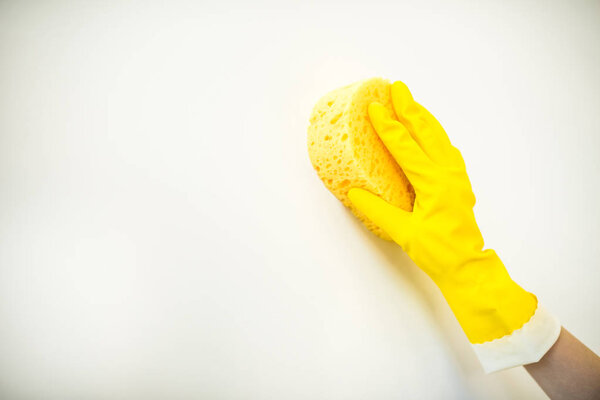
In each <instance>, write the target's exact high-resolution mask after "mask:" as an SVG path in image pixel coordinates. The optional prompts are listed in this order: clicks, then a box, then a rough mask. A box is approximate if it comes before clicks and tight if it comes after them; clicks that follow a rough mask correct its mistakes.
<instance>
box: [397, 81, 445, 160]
mask: <svg viewBox="0 0 600 400" xmlns="http://www.w3.org/2000/svg"><path fill="white" fill-rule="evenodd" d="M391 93H392V104H393V105H394V111H395V112H396V116H397V117H398V120H399V121H400V122H402V123H403V124H404V125H405V126H406V128H408V130H409V132H410V134H411V136H412V137H413V138H414V139H415V141H416V142H417V143H419V146H420V147H421V148H422V149H423V151H424V152H425V154H427V155H428V156H429V157H430V158H431V160H432V161H433V162H435V163H437V164H439V165H444V166H446V165H451V164H452V163H453V162H454V161H455V160H454V152H453V151H452V144H451V143H450V139H449V138H448V135H447V134H446V131H444V128H442V125H441V124H440V123H439V122H438V120H437V119H436V118H435V117H434V116H433V115H432V114H431V113H430V112H429V111H427V109H425V107H423V106H422V105H420V104H419V103H417V102H415V101H414V99H413V97H412V94H411V93H410V91H409V90H408V87H406V85H405V84H404V83H402V82H400V81H397V82H394V83H393V84H392V89H391Z"/></svg>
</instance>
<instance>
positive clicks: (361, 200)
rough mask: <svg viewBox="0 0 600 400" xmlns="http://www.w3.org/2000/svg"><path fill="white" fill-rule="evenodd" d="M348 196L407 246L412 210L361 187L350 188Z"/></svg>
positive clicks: (359, 209)
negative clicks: (396, 205)
mask: <svg viewBox="0 0 600 400" xmlns="http://www.w3.org/2000/svg"><path fill="white" fill-rule="evenodd" d="M348 198H350V201H351V202H352V204H353V205H354V206H355V207H356V208H357V209H358V211H360V212H361V213H363V214H364V215H365V216H366V217H367V218H368V219H370V220H371V221H372V222H373V223H374V224H375V225H377V226H379V227H380V228H381V229H383V230H384V231H385V232H386V233H387V234H388V235H390V237H391V238H392V239H394V241H395V242H396V243H398V244H399V245H400V246H402V247H403V248H404V247H405V245H406V241H407V238H408V236H409V232H410V228H411V222H412V218H411V217H412V213H411V212H408V211H404V210H402V209H400V208H398V207H395V206H393V205H391V204H390V203H388V202H387V201H385V200H383V199H382V198H381V197H379V196H376V195H374V194H373V193H371V192H369V191H368V190H364V189H360V188H352V189H350V191H348Z"/></svg>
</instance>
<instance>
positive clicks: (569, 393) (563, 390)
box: [525, 328, 600, 400]
mask: <svg viewBox="0 0 600 400" xmlns="http://www.w3.org/2000/svg"><path fill="white" fill-rule="evenodd" d="M525 369H526V370H527V372H529V374H530V375H531V377H532V378H533V379H535V381H536V382H537V383H538V385H540V387H541V388H542V390H544V392H546V394H547V395H548V397H550V398H551V399H553V400H562V399H565V400H567V399H569V400H576V399H581V400H587V399H590V400H591V399H600V357H598V356H597V355H596V354H595V353H594V352H593V351H591V350H590V349H588V348H587V347H586V346H585V345H584V344H583V343H581V342H580V341H579V340H577V338H576V337H575V336H573V335H572V334H571V333H570V332H569V331H567V330H566V329H565V328H562V330H561V333H560V336H559V337H558V340H557V341H556V343H554V345H553V346H552V347H551V348H550V350H548V352H547V353H546V354H545V355H544V357H542V359H541V360H540V361H538V362H536V363H533V364H528V365H525Z"/></svg>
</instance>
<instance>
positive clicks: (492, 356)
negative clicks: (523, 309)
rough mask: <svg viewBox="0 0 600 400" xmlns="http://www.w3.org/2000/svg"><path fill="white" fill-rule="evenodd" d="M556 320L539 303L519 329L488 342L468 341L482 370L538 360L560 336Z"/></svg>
mask: <svg viewBox="0 0 600 400" xmlns="http://www.w3.org/2000/svg"><path fill="white" fill-rule="evenodd" d="M560 330H561V326H560V323H559V322H558V319H557V318H556V317H555V316H554V315H552V314H550V313H549V312H548V311H547V310H546V309H544V308H543V307H542V306H541V305H540V304H539V303H538V305H537V309H536V310H535V313H534V314H533V316H532V317H531V319H530V320H529V321H527V322H526V323H525V325H523V326H522V327H521V328H519V329H517V330H515V331H513V332H512V333H510V334H508V335H506V336H503V337H501V338H498V339H494V340H492V341H489V342H485V343H479V344H472V346H473V350H474V351H475V354H477V357H478V358H479V361H480V362H481V365H482V366H483V369H484V371H485V372H486V373H490V372H496V371H500V370H503V369H507V368H512V367H516V366H519V365H524V364H531V363H535V362H538V361H539V360H540V359H541V358H542V357H543V356H544V354H546V353H547V352H548V350H550V348H551V347H552V346H553V345H554V343H555V342H556V340H557V339H558V336H559V335H560Z"/></svg>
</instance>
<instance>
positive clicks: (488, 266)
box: [348, 82, 560, 372]
mask: <svg viewBox="0 0 600 400" xmlns="http://www.w3.org/2000/svg"><path fill="white" fill-rule="evenodd" d="M391 95H392V103H393V106H394V110H395V112H396V115H397V117H398V120H396V119H394V118H393V117H392V116H391V115H389V113H388V111H387V110H386V108H385V107H383V106H382V105H381V104H378V103H372V104H371V105H370V106H369V117H370V119H371V123H372V124H373V127H374V128H375V130H376V131H377V133H378V135H379V137H380V138H381V140H382V141H383V143H384V144H385V145H386V147H387V148H388V150H389V151H390V153H391V154H392V156H393V157H394V158H395V159H396V161H397V162H398V164H399V165H400V167H401V168H402V169H403V170H404V173H405V174H406V176H407V178H408V179H409V181H410V182H411V184H412V185H413V187H414V189H415V194H416V199H415V204H414V207H413V211H412V212H407V211H404V210H402V209H400V208H397V207H395V206H393V205H391V204H389V203H387V202H386V201H385V200H383V199H381V198H379V197H378V196H376V195H374V194H372V193H370V192H368V191H366V190H363V189H358V188H353V189H351V190H350V191H349V193H348V196H349V198H350V200H351V201H352V203H353V204H354V205H355V206H356V208H357V209H358V210H359V211H360V212H362V213H364V214H365V215H366V216H367V218H369V219H370V220H371V221H373V222H374V223H375V224H377V225H378V226H379V227H380V228H381V229H383V230H384V231H385V232H386V233H388V234H389V236H390V237H391V238H392V239H393V240H394V241H395V242H396V243H398V244H399V245H400V246H401V247H402V248H403V249H404V251H406V253H407V254H408V255H409V256H410V258H411V259H412V260H413V261H414V262H415V264H417V266H419V267H420V268H421V269H422V270H423V271H425V272H426V273H427V274H428V275H429V276H430V277H431V279H433V281H434V282H435V283H436V284H437V286H438V287H439V288H440V290H441V291H442V293H443V295H444V297H445V298H446V300H447V302H448V304H449V305H450V308H451V309H452V311H453V312H454V315H455V316H456V318H457V320H458V322H459V323H460V325H461V326H462V328H463V330H464V332H465V333H466V335H467V337H468V339H469V341H470V342H471V343H472V344H473V347H474V349H475V351H476V353H477V355H478V356H479V358H480V361H481V362H482V364H483V366H484V369H485V370H486V372H491V371H495V370H499V369H504V368H508V367H511V366H515V365H522V364H527V363H531V362H536V361H538V360H539V359H540V358H541V357H542V356H543V355H544V354H545V353H546V352H547V351H548V350H549V349H550V347H551V346H552V344H554V342H555V341H556V339H557V338H558V335H559V333H560V324H559V323H558V321H557V320H556V318H554V317H553V316H552V315H550V314H549V313H548V312H547V311H545V310H544V309H543V308H541V307H539V306H538V303H537V299H536V297H535V296H534V295H533V294H531V293H528V292H526V291H525V290H523V289H522V288H521V287H520V286H519V285H517V284H516V283H515V282H514V281H513V280H512V279H511V278H510V276H509V275H508V272H507V271H506V268H505V267H504V265H503V263H502V261H501V260H500V258H499V257H498V255H497V254H496V253H495V252H494V250H483V238H482V235H481V233H480V231H479V228H478V227H477V223H476V221H475V216H474V214H473V206H474V205H475V196H474V195H473V191H472V189H471V183H470V182H469V177H468V176H467V172H466V168H465V163H464V161H463V158H462V156H461V154H460V152H459V151H458V149H456V148H455V147H454V146H452V144H451V143H450V140H449V139H448V136H447V135H446V133H445V131H444V129H443V128H442V126H441V125H440V124H439V122H438V121H437V120H436V119H435V118H434V117H433V116H432V115H431V114H430V113H429V112H428V111H427V110H426V109H425V108H423V107H422V106H421V105H419V104H418V103H416V102H415V101H414V100H413V98H412V96H411V94H410V92H409V90H408V88H407V87H406V86H405V85H404V84H403V83H402V82H395V83H394V84H393V85H392V88H391Z"/></svg>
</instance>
